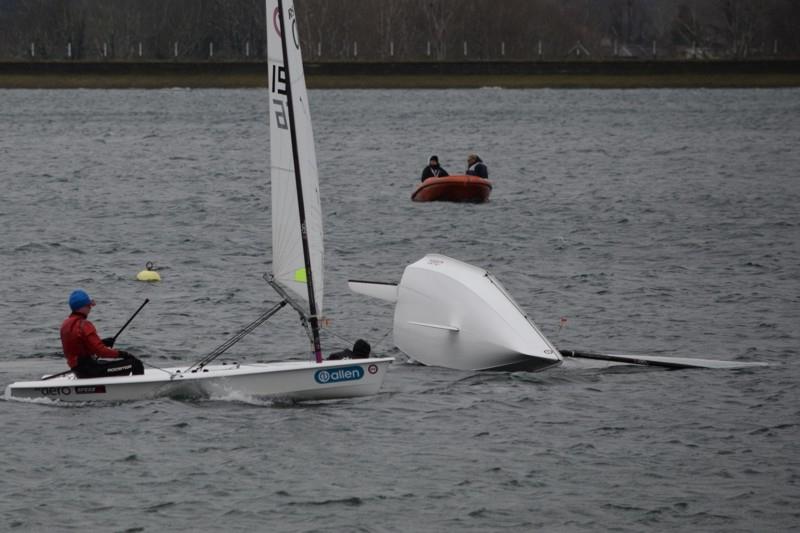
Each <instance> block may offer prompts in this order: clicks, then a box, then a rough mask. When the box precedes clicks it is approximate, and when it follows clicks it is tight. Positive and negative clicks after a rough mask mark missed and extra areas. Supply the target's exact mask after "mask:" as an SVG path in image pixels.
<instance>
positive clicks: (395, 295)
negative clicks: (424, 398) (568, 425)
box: [349, 254, 562, 371]
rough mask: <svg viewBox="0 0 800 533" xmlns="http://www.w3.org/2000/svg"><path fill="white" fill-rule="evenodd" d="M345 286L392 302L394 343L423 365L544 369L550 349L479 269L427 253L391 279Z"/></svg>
mask: <svg viewBox="0 0 800 533" xmlns="http://www.w3.org/2000/svg"><path fill="white" fill-rule="evenodd" d="M349 285H350V288H351V290H353V291H354V292H358V293H361V294H365V295H368V296H374V297H377V298H381V299H383V300H387V301H390V302H395V312H394V331H393V334H394V342H395V344H396V345H397V347H398V348H399V349H400V350H401V351H403V352H404V353H405V354H406V355H408V356H409V357H411V358H412V359H414V360H415V361H417V362H418V363H422V364H424V365H430V366H443V367H447V368H454V369H458V370H508V371H512V370H544V369H545V368H548V367H551V366H554V365H558V364H560V363H561V361H562V358H561V354H559V352H558V350H557V349H556V348H555V347H554V346H553V345H552V344H551V343H550V341H549V340H547V338H546V337H545V336H544V335H542V333H541V332H540V331H539V329H538V328H537V327H536V325H535V324H534V323H533V321H532V320H530V319H529V318H528V317H527V316H526V315H525V313H524V312H523V311H522V309H521V308H520V307H519V305H517V303H516V302H515V301H514V299H513V298H512V297H511V295H509V293H508V292H507V291H506V290H505V289H504V288H503V286H502V285H501V284H500V282H499V281H498V280H497V278H495V277H494V276H492V275H491V274H489V273H488V272H487V271H486V270H484V269H482V268H478V267H475V266H472V265H469V264H467V263H463V262H461V261H458V260H456V259H452V258H450V257H446V256H444V255H437V254H429V255H426V256H425V257H423V258H422V259H420V260H419V261H417V262H416V263H413V264H411V265H409V266H407V267H406V269H405V271H404V272H403V277H402V278H401V280H400V284H399V285H395V284H392V283H376V282H369V281H350V282H349Z"/></svg>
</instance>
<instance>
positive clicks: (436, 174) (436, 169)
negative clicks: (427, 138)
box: [420, 155, 450, 181]
mask: <svg viewBox="0 0 800 533" xmlns="http://www.w3.org/2000/svg"><path fill="white" fill-rule="evenodd" d="M449 175H450V174H448V173H447V171H446V170H445V169H444V168H442V167H441V166H439V156H436V155H432V156H431V159H430V161H428V166H427V167H425V168H423V169H422V178H421V179H420V181H425V180H426V179H428V178H443V177H445V176H449Z"/></svg>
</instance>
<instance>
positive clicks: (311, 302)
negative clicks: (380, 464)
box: [278, 0, 322, 363]
mask: <svg viewBox="0 0 800 533" xmlns="http://www.w3.org/2000/svg"><path fill="white" fill-rule="evenodd" d="M278 12H279V15H280V24H281V51H282V53H283V68H284V69H285V70H286V105H287V107H288V109H287V114H288V115H289V135H290V137H291V139H292V158H293V162H294V178H295V185H296V187H297V207H298V209H299V214H300V235H301V237H302V241H303V259H304V261H305V268H306V282H307V284H308V309H309V324H310V325H311V337H312V340H313V343H314V357H315V359H316V360H317V363H321V362H322V347H321V344H320V339H319V320H318V318H317V303H316V299H315V298H314V278H313V275H312V272H311V252H310V250H309V246H308V232H307V229H306V212H305V205H304V203H303V182H302V178H301V176H300V156H299V154H298V151H297V146H298V143H297V129H296V126H295V117H294V101H293V96H292V76H291V73H290V72H289V52H288V50H287V48H286V46H287V45H286V41H287V39H288V34H287V33H286V30H287V28H286V23H285V17H284V11H283V0H278ZM295 16H296V15H295Z"/></svg>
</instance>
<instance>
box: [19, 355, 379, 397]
mask: <svg viewBox="0 0 800 533" xmlns="http://www.w3.org/2000/svg"><path fill="white" fill-rule="evenodd" d="M392 361H393V359H392V358H389V357H387V358H370V359H344V360H337V361H323V362H322V363H316V362H314V361H286V362H280V363H256V364H238V363H232V364H223V365H209V366H207V367H205V368H204V369H202V370H200V371H198V372H191V373H188V374H185V373H184V372H185V370H186V368H187V367H177V368H165V369H164V370H158V369H151V368H148V369H146V370H145V373H144V375H141V376H124V377H114V378H92V379H76V378H75V377H74V376H72V375H71V374H70V375H69V376H65V377H63V378H54V379H48V380H40V381H20V382H17V383H12V384H11V385H9V386H7V387H6V391H5V397H6V399H9V400H13V399H41V398H49V399H53V400H60V401H67V402H76V401H77V402H86V401H128V400H147V399H152V398H162V397H200V398H202V397H219V396H227V395H231V394H238V395H242V396H245V397H252V398H266V399H285V400H292V401H314V400H332V399H337V398H350V397H355V396H368V395H372V394H376V393H377V392H378V390H379V389H380V387H381V384H382V383H383V379H384V376H385V375H386V369H387V368H388V366H389V364H391V363H392Z"/></svg>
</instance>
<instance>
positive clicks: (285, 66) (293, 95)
mask: <svg viewBox="0 0 800 533" xmlns="http://www.w3.org/2000/svg"><path fill="white" fill-rule="evenodd" d="M266 4H267V34H268V37H267V44H268V56H269V116H270V145H271V146H270V167H271V168H270V171H271V187H272V244H273V265H272V269H273V270H272V277H271V278H270V280H269V282H270V284H271V285H272V287H273V288H274V289H275V290H276V291H277V292H278V293H279V294H280V295H281V297H282V300H281V302H280V303H278V304H277V305H275V306H274V307H273V308H272V309H270V310H268V311H266V312H265V313H264V314H262V315H261V316H260V317H259V318H258V319H257V320H256V321H254V322H253V323H251V324H250V325H249V326H247V327H246V328H245V329H243V330H242V331H241V332H239V334H238V335H237V336H236V337H234V338H233V339H231V341H234V342H235V340H238V339H239V338H241V337H243V336H244V335H246V334H248V333H250V332H251V331H252V330H253V329H255V327H257V326H258V325H260V324H261V323H263V322H264V321H266V320H267V319H269V318H270V317H271V316H272V315H274V314H275V313H276V312H278V311H279V310H280V309H281V308H283V307H285V306H286V305H287V304H288V305H290V306H291V307H293V308H294V309H295V310H296V311H297V312H298V313H299V314H300V316H301V319H302V322H303V324H304V326H306V330H307V332H308V334H309V338H310V340H311V344H312V345H313V356H314V359H313V360H303V361H285V362H273V363H254V364H239V363H232V364H213V365H212V364H211V362H212V361H213V359H214V358H216V356H217V355H220V354H221V353H222V352H224V351H225V350H226V349H227V348H229V347H230V345H232V342H231V341H228V342H226V343H225V344H223V345H222V346H220V347H219V348H218V349H217V350H215V351H213V352H211V354H209V355H208V356H206V357H204V358H203V359H201V360H200V361H198V362H195V363H194V364H192V365H188V366H183V367H175V368H155V367H148V368H146V369H145V373H144V374H143V375H138V376H125V377H114V378H92V379H77V378H76V377H75V376H74V375H72V374H71V373H68V374H67V375H64V376H62V375H61V374H56V375H54V376H45V377H44V378H43V379H40V380H37V381H23V382H17V383H13V384H11V385H9V386H7V387H6V391H5V396H6V398H7V399H39V398H51V399H58V400H61V401H81V402H83V401H94V400H108V401H123V400H141V399H148V398H157V397H164V396H180V397H187V396H188V397H195V396H200V397H203V396H225V395H230V394H236V395H242V396H246V397H256V398H280V399H287V400H293V401H307V400H330V399H337V398H349V397H356V396H366V395H371V394H375V393H377V392H378V390H379V389H380V387H381V384H382V383H383V379H384V376H385V374H386V370H387V368H388V366H389V365H390V364H391V363H392V361H393V360H394V359H393V358H390V357H383V358H366V359H343V360H336V361H325V360H323V358H322V349H321V346H320V335H319V320H318V317H319V316H320V315H321V312H322V303H323V277H322V276H323V242H322V208H321V205H320V195H319V179H318V175H317V161H316V153H315V150H314V136H313V132H312V129H311V117H310V114H309V107H308V98H307V91H306V85H305V78H304V74H303V61H302V56H301V52H300V42H299V36H298V32H297V20H296V17H295V10H294V6H293V2H292V0H267V3H266ZM285 29H288V31H284V30H285Z"/></svg>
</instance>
